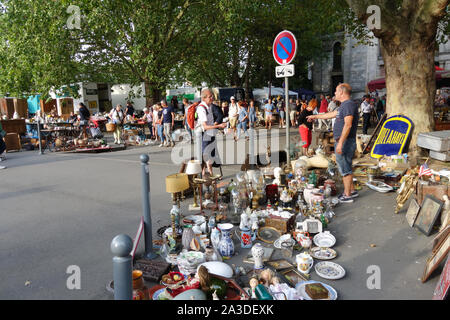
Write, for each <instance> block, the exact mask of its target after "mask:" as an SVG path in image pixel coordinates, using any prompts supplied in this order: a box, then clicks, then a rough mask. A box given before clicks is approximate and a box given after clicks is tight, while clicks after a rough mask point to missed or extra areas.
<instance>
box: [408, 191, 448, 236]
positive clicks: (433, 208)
mask: <svg viewBox="0 0 450 320" xmlns="http://www.w3.org/2000/svg"><path fill="white" fill-rule="evenodd" d="M443 204H444V203H443V202H442V201H439V200H437V199H436V198H435V197H433V196H430V195H426V196H425V199H424V200H423V203H422V207H421V208H420V210H419V213H418V214H417V219H416V221H415V222H414V226H415V227H416V228H417V229H419V230H420V231H422V232H423V233H424V234H426V235H427V236H429V235H430V233H431V230H432V228H433V225H434V223H435V222H436V219H437V217H438V216H439V213H440V212H441V208H442V205H443Z"/></svg>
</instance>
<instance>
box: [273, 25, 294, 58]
mask: <svg viewBox="0 0 450 320" xmlns="http://www.w3.org/2000/svg"><path fill="white" fill-rule="evenodd" d="M272 51H273V57H274V58H275V61H276V62H277V63H278V64H280V65H286V64H289V63H291V62H292V60H294V58H295V54H296V53H297V39H296V38H295V36H294V34H293V33H292V32H290V31H287V30H285V31H281V32H280V33H279V34H278V35H277V36H276V38H275V41H274V42H273V49H272Z"/></svg>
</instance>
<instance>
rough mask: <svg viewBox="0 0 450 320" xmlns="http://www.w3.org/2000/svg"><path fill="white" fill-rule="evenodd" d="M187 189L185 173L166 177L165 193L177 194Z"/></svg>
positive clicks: (187, 180)
mask: <svg viewBox="0 0 450 320" xmlns="http://www.w3.org/2000/svg"><path fill="white" fill-rule="evenodd" d="M187 189H189V179H188V175H187V174H186V173H176V174H172V175H170V176H167V177H166V192H168V193H177V192H181V191H184V190H187Z"/></svg>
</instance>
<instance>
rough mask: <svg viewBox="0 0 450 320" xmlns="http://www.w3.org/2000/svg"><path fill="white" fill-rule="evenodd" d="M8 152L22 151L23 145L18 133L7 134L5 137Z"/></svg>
mask: <svg viewBox="0 0 450 320" xmlns="http://www.w3.org/2000/svg"><path fill="white" fill-rule="evenodd" d="M5 144H6V152H9V151H20V150H21V149H22V145H21V144H20V136H19V135H18V134H17V133H7V134H6V136H5Z"/></svg>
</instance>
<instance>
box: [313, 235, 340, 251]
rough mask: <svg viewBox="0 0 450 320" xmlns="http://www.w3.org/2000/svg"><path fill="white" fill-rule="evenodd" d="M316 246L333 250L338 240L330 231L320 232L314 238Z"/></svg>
mask: <svg viewBox="0 0 450 320" xmlns="http://www.w3.org/2000/svg"><path fill="white" fill-rule="evenodd" d="M313 240H314V243H315V245H316V246H318V247H320V248H331V247H332V246H334V244H335V243H336V238H335V237H334V236H333V235H332V234H331V233H330V231H325V232H320V233H318V234H316V235H315V236H314V238H313Z"/></svg>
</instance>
